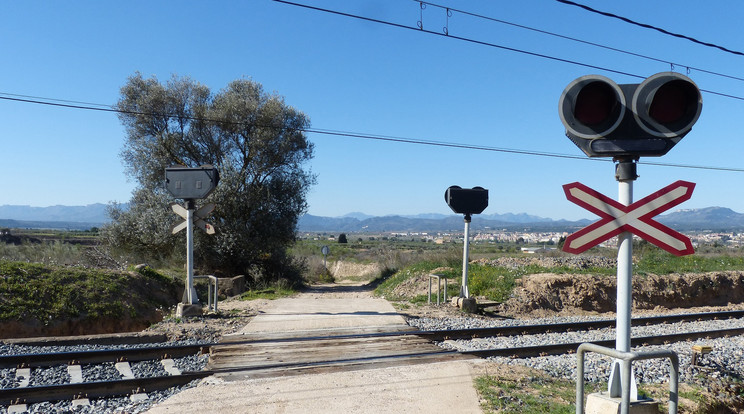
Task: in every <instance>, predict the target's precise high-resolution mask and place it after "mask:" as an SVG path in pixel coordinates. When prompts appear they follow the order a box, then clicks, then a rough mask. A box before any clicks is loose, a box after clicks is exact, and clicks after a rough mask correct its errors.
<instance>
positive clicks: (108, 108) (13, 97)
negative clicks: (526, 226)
mask: <svg viewBox="0 0 744 414" xmlns="http://www.w3.org/2000/svg"><path fill="white" fill-rule="evenodd" d="M2 95H5V96H2ZM0 100H6V101H13V102H24V103H30V104H37V105H47V106H54V107H60V108H68V109H79V110H90V111H99V112H113V113H122V114H129V115H142V116H153V117H158V118H178V119H186V120H190V121H206V122H215V123H225V124H240V125H244V124H245V125H247V124H251V123H247V122H236V121H228V120H223V119H210V118H200V117H193V116H184V115H176V114H163V113H155V112H141V111H126V110H121V109H117V108H115V107H114V106H112V105H104V104H96V103H83V102H79V101H70V100H64V99H53V98H41V97H30V96H28V95H17V94H9V93H4V92H0ZM252 125H257V126H260V127H265V128H273V127H274V126H271V125H261V124H257V123H252ZM300 131H303V132H306V133H310V134H319V135H330V136H337V137H344V138H355V139H367V140H375V141H386V142H394V143H404V144H414V145H428V146H434V147H446V148H458V149H466V150H476V151H490V152H499V153H506V154H518V155H529V156H538V157H550V158H563V159H573V160H582V161H599V162H612V160H610V159H606V158H587V157H584V156H579V155H571V154H561V153H553V152H544V151H534V150H526V149H517V148H503V147H489V146H484V145H475V144H466V143H457V142H446V141H434V140H424V139H416V138H406V137H396V136H390V135H378V134H369V133H362V132H350V131H338V130H332V129H320V128H304V129H300ZM639 163H640V164H647V165H655V166H660V167H675V168H687V169H700V170H714V171H727V172H744V168H731V167H714V166H704V165H690V164H670V163H662V162H649V161H641V162H639Z"/></svg>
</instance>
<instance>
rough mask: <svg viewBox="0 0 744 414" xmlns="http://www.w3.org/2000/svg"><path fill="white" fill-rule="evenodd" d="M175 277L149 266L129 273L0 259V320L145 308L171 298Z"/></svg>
mask: <svg viewBox="0 0 744 414" xmlns="http://www.w3.org/2000/svg"><path fill="white" fill-rule="evenodd" d="M174 283H175V282H173V281H172V280H171V279H169V278H167V277H165V276H162V275H159V274H158V273H157V272H155V271H152V270H150V271H149V272H147V274H146V275H142V274H140V275H136V274H135V275H133V274H132V273H129V272H116V271H108V270H101V269H88V268H82V267H70V266H65V267H60V266H49V265H43V264H35V263H22V262H8V261H0V320H22V321H28V320H34V319H35V320H38V321H41V322H43V323H48V322H49V321H53V320H61V319H67V318H78V317H87V318H99V317H109V318H121V317H124V316H129V317H136V316H138V314H139V313H140V311H142V310H144V309H154V308H158V307H165V306H169V305H171V304H172V303H170V302H173V303H175V299H176V298H175V297H174V296H175V295H174V294H173V293H172V292H175V289H174V287H175V285H174ZM170 296H173V298H172V300H171V301H169V300H168V298H169V297H170Z"/></svg>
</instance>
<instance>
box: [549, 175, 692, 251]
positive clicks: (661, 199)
mask: <svg viewBox="0 0 744 414" xmlns="http://www.w3.org/2000/svg"><path fill="white" fill-rule="evenodd" d="M694 188H695V184H694V183H691V182H688V181H682V180H679V181H677V182H675V183H672V184H670V185H668V186H666V187H664V188H662V189H661V190H659V191H657V192H655V193H653V194H651V195H649V196H647V197H645V198H642V199H640V200H638V201H636V202H634V203H632V204H630V205H628V206H625V205H623V204H621V203H619V202H617V201H615V200H613V199H611V198H609V197H607V196H605V195H603V194H600V193H599V192H597V191H595V190H593V189H591V188H589V187H587V186H585V185H584V184H581V183H578V182H576V183H571V184H566V185H564V186H563V190H564V192H565V193H566V198H568V200H569V201H571V202H572V203H575V204H578V205H579V206H581V207H584V208H585V209H587V210H589V211H591V212H592V213H594V214H596V215H598V216H600V217H601V218H602V219H601V220H599V221H597V222H594V223H593V224H591V225H589V226H587V227H584V228H583V229H581V230H579V231H577V232H576V233H573V234H571V235H569V236H568V237H567V238H566V241H565V243H564V245H563V250H564V251H566V252H569V253H574V254H579V253H581V252H584V251H586V250H589V249H590V248H592V247H594V246H596V245H598V244H600V243H602V242H603V241H606V240H608V239H610V238H612V237H614V236H617V235H618V234H620V233H622V232H626V231H627V232H630V233H633V234H635V235H636V236H638V237H640V238H642V239H644V240H646V241H648V242H650V243H652V244H654V245H655V246H657V247H660V248H662V249H664V250H666V251H667V252H669V253H672V254H674V255H676V256H685V255H688V254H692V253H694V252H695V251H694V249H693V248H692V242H691V241H690V239H689V238H688V237H687V236H685V235H683V234H681V233H679V232H677V231H674V230H672V229H670V228H669V227H667V226H665V225H663V224H661V223H659V222H658V221H656V220H654V219H653V217H654V216H656V215H657V214H660V213H662V212H664V211H666V210H669V209H670V208H672V207H674V206H676V205H678V204H680V203H682V202H684V201H687V200H689V199H690V197H692V190H693V189H694Z"/></svg>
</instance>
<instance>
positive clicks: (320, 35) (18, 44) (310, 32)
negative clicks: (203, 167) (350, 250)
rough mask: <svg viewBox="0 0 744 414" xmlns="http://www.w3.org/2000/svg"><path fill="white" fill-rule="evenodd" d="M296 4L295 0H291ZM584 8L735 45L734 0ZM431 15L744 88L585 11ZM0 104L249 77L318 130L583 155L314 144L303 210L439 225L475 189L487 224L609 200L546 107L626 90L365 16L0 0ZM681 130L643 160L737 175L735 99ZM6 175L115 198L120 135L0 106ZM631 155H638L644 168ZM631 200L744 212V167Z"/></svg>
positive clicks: (257, 7) (405, 7) (574, 54)
mask: <svg viewBox="0 0 744 414" xmlns="http://www.w3.org/2000/svg"><path fill="white" fill-rule="evenodd" d="M298 1H300V0H298ZM301 2H304V3H306V4H313V5H314V6H318V7H323V8H328V9H333V10H338V11H341V12H345V13H351V14H357V15H363V16H366V17H370V18H374V19H379V20H385V21H390V22H394V23H396V24H400V25H405V26H408V27H414V28H415V27H416V26H417V22H418V21H419V20H420V19H421V15H422V12H423V24H424V29H426V30H432V31H434V32H437V33H442V32H443V28H444V27H445V26H447V29H448V31H449V34H450V35H452V36H459V37H464V38H470V39H476V40H478V41H482V42H487V43H492V44H499V45H503V46H507V47H510V48H515V49H522V50H527V51H530V52H534V53H538V54H544V55H550V56H555V57H557V58H561V59H567V60H573V61H578V62H583V63H586V64H590V65H595V66H600V67H604V68H609V69H612V70H617V71H621V72H627V73H631V74H637V75H641V76H644V77H645V76H650V75H652V74H654V73H657V72H663V71H668V70H670V69H671V68H670V65H669V64H667V63H660V62H655V61H649V60H647V59H641V58H638V57H633V56H629V55H626V54H620V53H617V52H610V51H607V50H603V49H599V48H596V47H591V46H587V45H583V44H579V43H576V42H571V41H568V40H565V39H559V38H555V37H551V36H547V35H544V34H539V33H535V32H530V31H526V30H524V29H519V28H515V27H512V26H508V25H504V24H501V23H497V22H493V21H488V20H484V19H480V18H475V17H471V16H467V15H464V14H462V13H459V12H453V13H452V16H451V17H449V19H447V17H446V12H445V11H444V10H443V9H440V8H437V7H434V6H432V5H430V6H428V7H427V8H426V9H425V10H423V11H422V10H421V9H420V7H419V3H417V2H414V1H408V0H369V1H351V0H315V1H310V0H302V1H301ZM581 2H582V3H584V4H587V5H589V6H592V7H595V8H597V9H600V10H604V11H608V12H613V13H616V14H619V15H622V16H625V17H628V18H631V19H634V20H637V21H641V22H644V23H649V24H653V25H656V26H659V27H663V28H665V29H667V30H670V31H673V32H678V33H683V34H685V35H688V36H692V37H695V38H698V39H700V40H703V41H707V42H711V43H716V44H720V45H723V46H726V47H728V48H730V49H734V50H739V51H744V41H742V37H741V35H740V29H741V17H742V15H744V3H741V2H739V1H733V0H731V1H721V2H716V4H715V7H712V6H711V5H710V4H709V3H705V2H698V1H679V0H675V1H668V0H657V1H654V2H648V1H635V0H633V1H623V2H604V1H597V0H582V1H581ZM439 4H442V5H448V6H451V7H453V8H456V9H459V10H463V11H468V12H471V13H476V14H480V15H484V16H489V17H492V18H496V19H501V20H505V21H509V22H513V23H516V24H521V25H526V26H530V27H534V28H537V29H540V30H544V31H550V32H555V33H559V34H561V35H565V36H570V37H574V38H579V39H583V40H587V41H591V42H596V43H600V44H603V45H607V46H611V47H614V48H619V49H623V50H627V51H631V52H634V53H639V54H643V55H648V56H651V57H654V58H657V59H661V60H663V61H672V62H676V63H679V64H681V65H678V66H676V67H675V69H676V70H677V71H679V72H681V73H683V74H686V73H687V68H686V67H684V66H689V67H693V68H700V69H705V70H709V71H714V72H719V73H723V74H728V75H733V76H739V77H744V73H742V70H741V69H740V68H742V67H744V57H742V56H735V55H732V54H728V53H724V52H722V51H720V50H715V49H712V48H708V47H704V46H701V45H697V44H693V43H691V42H689V41H686V40H682V39H677V38H672V37H670V36H666V35H663V34H660V33H658V32H655V31H651V30H648V29H643V28H640V27H636V26H632V25H629V24H627V23H623V22H620V21H617V20H613V19H609V18H607V17H602V16H599V15H596V14H592V13H589V12H587V11H584V10H582V9H579V8H577V7H572V6H569V5H565V4H561V3H559V2H557V1H555V0H527V1H520V2H516V1H508V2H507V1H494V0H488V1H486V0H482V1H457V2H456V1H446V0H441V1H440V2H439ZM0 22H1V23H2V24H0V56H2V61H3V63H2V65H0V98H2V97H5V98H8V97H16V96H15V95H24V96H35V97H43V98H51V99H61V100H70V101H79V102H89V103H95V104H113V103H115V102H116V101H117V100H118V98H119V88H120V87H121V86H122V85H123V84H124V83H125V82H126V79H127V77H128V76H130V75H132V74H133V73H135V72H136V71H139V72H141V73H142V74H143V75H144V76H146V77H149V76H156V77H157V78H158V79H160V80H161V81H163V82H165V81H167V80H168V79H169V78H170V77H171V75H173V74H176V75H178V76H189V77H191V78H193V79H194V80H197V81H199V82H201V83H203V84H205V85H207V86H209V87H210V88H211V89H212V90H213V91H218V90H220V89H221V88H223V87H225V86H226V85H227V83H229V82H230V81H231V80H234V79H238V78H243V77H244V78H251V79H253V80H255V81H257V82H260V83H262V84H263V85H264V88H265V89H266V90H267V91H270V92H272V91H273V92H276V93H278V94H280V95H282V96H284V97H285V100H286V103H287V104H289V105H292V106H294V107H296V108H298V109H300V110H302V111H304V112H305V113H306V114H307V115H308V116H309V117H310V119H311V121H312V127H313V128H314V129H328V130H336V131H350V132H355V133H364V134H375V135H383V136H394V137H401V138H406V139H413V140H428V141H442V142H449V143H457V144H465V145H475V146H485V147H492V148H500V149H508V150H523V151H527V152H541V153H553V154H564V155H571V156H579V159H567V158H559V157H543V156H534V155H522V154H514V153H509V152H501V151H479V150H467V149H457V148H446V147H440V146H427V145H418V144H407V143H394V142H386V141H379V140H369V139H359V138H349V137H340V136H332V135H322V134H315V133H311V134H309V138H310V140H311V141H312V142H313V143H314V144H315V157H314V159H313V160H312V162H311V163H310V164H309V165H308V167H309V168H310V169H311V170H312V172H313V173H315V174H316V175H317V185H315V186H314V187H313V188H312V189H311V190H310V191H309V193H308V202H309V213H310V214H315V215H323V216H339V215H343V214H346V213H349V212H364V213H367V214H371V215H387V214H416V213H445V214H446V213H450V210H449V208H448V207H447V205H446V204H445V202H444V199H443V194H444V191H445V189H446V188H447V187H449V186H450V185H460V186H462V187H473V186H482V187H485V188H488V189H489V192H490V200H489V207H488V209H487V210H486V211H485V212H484V213H522V212H524V213H528V214H533V215H538V216H543V217H550V218H555V219H558V218H566V219H578V218H593V215H592V214H591V213H589V212H586V211H584V210H582V209H581V208H580V207H578V206H576V205H574V204H572V203H570V202H569V201H567V200H566V198H565V196H564V194H563V189H562V185H563V184H567V183H570V182H574V181H580V182H582V183H584V184H586V185H588V186H589V187H592V188H594V189H596V190H598V191H600V192H602V193H604V194H607V195H608V196H611V197H613V198H616V197H617V191H618V190H617V187H618V186H617V182H616V181H615V179H614V166H613V164H612V163H611V162H607V161H594V160H587V159H583V158H584V157H583V153H581V152H580V150H579V149H578V148H576V147H575V146H574V145H573V144H572V143H571V142H570V141H569V140H568V139H567V138H566V137H565V136H564V127H563V125H562V124H561V122H560V119H559V117H558V109H557V107H558V98H559V97H560V94H561V92H562V90H563V88H564V87H565V86H566V85H567V84H568V83H569V82H571V81H572V80H573V79H575V78H577V77H579V76H582V75H586V74H590V73H597V74H601V75H604V76H607V77H609V78H611V79H613V80H615V81H616V82H617V83H638V82H639V79H636V78H632V77H629V76H624V75H618V74H614V73H609V72H606V71H602V70H597V69H590V68H587V67H582V66H577V65H572V64H567V63H561V62H557V61H554V60H549V59H545V58H539V57H534V56H529V55H525V54H520V53H516V52H512V51H507V50H503V49H499V48H494V47H489V46H484V45H479V44H474V43H470V42H464V41H462V40H457V39H454V38H452V37H449V38H448V37H446V36H442V35H433V34H429V33H426V32H422V31H418V30H406V29H402V28H398V27H391V26H386V25H381V24H378V23H373V22H366V21H360V20H357V19H352V18H349V17H343V16H338V15H332V14H329V13H324V12H319V11H313V10H308V9H303V8H299V7H295V6H290V5H286V4H280V3H276V2H272V1H269V0H251V1H244V2H231V1H210V2H194V1H161V2H150V1H130V2H119V3H112V2H99V1H70V2H37V1H23V2H13V1H7V0H0ZM689 76H690V77H691V78H692V79H693V80H694V81H695V82H697V84H698V85H699V86H700V88H701V89H705V90H711V91H716V92H721V93H726V94H731V95H735V96H738V97H744V82H742V81H739V80H732V79H727V78H724V77H721V76H715V75H711V74H706V73H703V72H700V71H698V70H695V69H692V70H690V72H689ZM703 101H704V107H703V112H702V115H701V117H700V120H699V121H698V123H697V124H696V125H695V127H694V128H693V130H692V132H690V134H689V135H688V136H686V137H685V138H684V139H683V140H682V141H681V142H680V143H679V144H678V145H677V146H676V147H675V148H673V149H672V150H671V151H670V152H669V153H668V154H667V155H665V156H664V157H661V158H647V159H645V160H647V161H650V162H660V163H665V164H684V165H696V166H703V167H716V168H720V167H724V168H734V169H738V168H744V166H742V162H741V160H742V154H744V140H743V139H741V135H742V129H741V126H740V124H741V120H742V116H741V114H742V111H743V110H744V100H741V99H732V98H726V97H721V96H717V95H712V94H708V93H704V94H703ZM0 143H2V148H3V151H2V154H3V157H2V158H3V160H2V162H0V172H1V173H2V176H3V177H4V180H3V184H2V192H1V193H0V194H2V195H0V204H20V205H31V206H49V205H55V204H64V205H85V204H90V203H97V202H102V203H107V202H110V201H120V202H125V201H127V200H128V199H129V197H130V194H131V191H132V189H133V188H134V183H133V182H130V181H128V180H127V177H126V176H125V174H124V167H123V166H122V164H121V161H120V158H119V153H120V151H121V149H122V146H123V144H124V130H123V128H122V126H121V124H120V123H119V120H118V118H117V117H116V116H115V115H114V114H112V113H107V112H98V111H89V110H79V109H67V108H59V107H52V106H46V105H39V104H31V103H22V102H16V101H10V100H7V99H0ZM642 161H644V159H642ZM638 173H639V175H640V178H639V179H638V180H637V181H636V182H635V185H634V193H635V199H639V198H641V197H644V196H646V195H648V194H650V193H652V192H655V191H657V190H658V189H660V188H662V187H664V186H666V185H667V184H670V183H672V182H674V181H676V180H679V179H682V180H687V181H692V182H694V183H696V184H697V187H696V188H695V193H694V194H693V196H692V199H691V200H690V201H687V202H685V203H684V204H682V205H680V206H679V207H680V208H701V207H708V206H725V207H729V208H732V209H734V210H735V211H738V212H744V196H743V195H742V194H744V192H742V191H740V187H741V186H742V182H743V181H744V174H743V173H742V172H736V171H734V172H731V171H718V170H710V169H692V168H679V167H665V166H654V165H645V164H641V165H639V167H638Z"/></svg>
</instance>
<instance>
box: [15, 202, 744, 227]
mask: <svg viewBox="0 0 744 414" xmlns="http://www.w3.org/2000/svg"><path fill="white" fill-rule="evenodd" d="M108 221H109V218H108V216H107V215H106V204H101V203H98V204H89V205H87V206H59V205H58V206H51V207H30V206H18V205H1V206H0V227H9V228H53V229H82V230H85V229H89V228H91V227H100V226H101V225H103V224H105V223H107V222H108ZM592 221H593V220H579V221H568V220H553V219H549V218H544V217H538V216H533V215H529V214H524V213H521V214H512V213H506V214H479V215H474V216H473V221H472V223H471V229H473V230H486V229H507V230H529V231H550V230H552V231H574V230H576V229H578V228H581V227H584V226H586V225H588V224H589V223H591V222H592ZM658 221H659V222H661V223H664V224H666V225H667V226H670V227H672V228H674V229H676V230H679V231H693V230H712V231H738V230H744V214H741V213H737V212H735V211H733V210H731V209H729V208H725V207H707V208H701V209H688V210H678V211H675V212H673V213H669V214H665V215H662V216H660V217H659V218H658ZM298 227H299V228H298V230H299V231H301V232H347V233H353V232H446V231H462V229H463V218H462V216H460V215H446V214H417V215H407V216H394V215H393V216H382V217H377V216H370V215H367V214H364V213H359V212H355V213H349V214H346V215H345V216H342V217H321V216H313V215H310V214H305V215H303V216H302V217H301V218H300V221H299V225H298Z"/></svg>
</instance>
